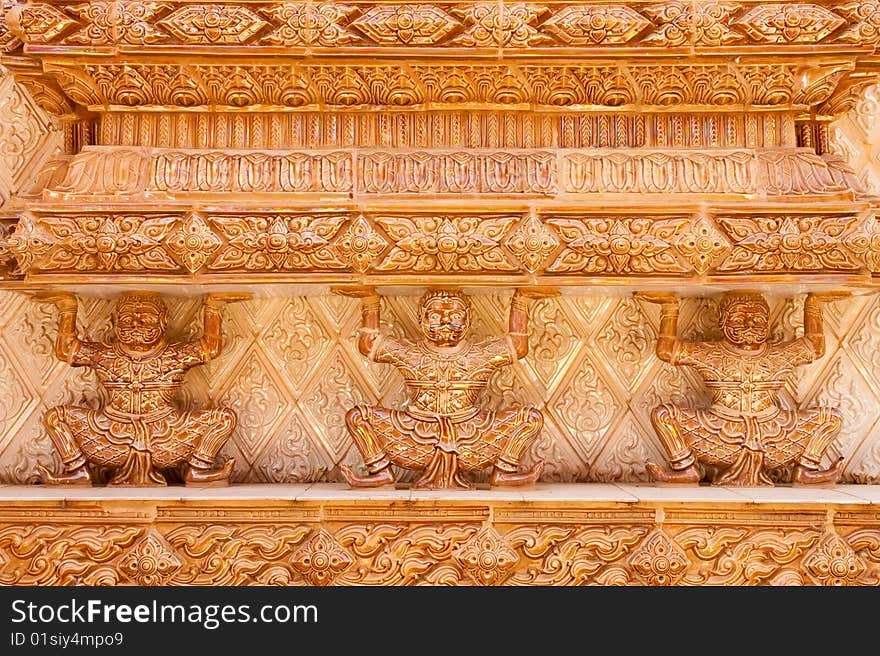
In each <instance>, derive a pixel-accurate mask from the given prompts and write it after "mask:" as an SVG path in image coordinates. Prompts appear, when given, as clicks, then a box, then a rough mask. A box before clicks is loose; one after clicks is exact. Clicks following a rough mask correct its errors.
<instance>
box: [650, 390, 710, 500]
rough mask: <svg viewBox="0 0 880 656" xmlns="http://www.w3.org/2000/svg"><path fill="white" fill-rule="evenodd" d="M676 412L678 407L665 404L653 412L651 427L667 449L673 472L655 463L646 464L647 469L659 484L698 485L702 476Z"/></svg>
mask: <svg viewBox="0 0 880 656" xmlns="http://www.w3.org/2000/svg"><path fill="white" fill-rule="evenodd" d="M675 411H676V407H675V406H674V405H673V404H671V403H664V404H663V405H659V406H657V407H656V408H654V409H653V410H652V411H651V425H652V426H653V427H654V431H655V432H656V433H657V437H659V438H660V442H661V444H663V448H664V449H666V453H667V455H668V456H669V462H670V464H671V465H672V471H667V470H665V469H663V468H662V467H660V466H659V465H656V464H654V463H653V462H648V463H645V469H647V470H648V473H649V474H651V476H652V477H653V478H654V480H655V481H657V482H659V483H683V484H696V483H699V482H700V478H702V474H701V473H700V470H699V468H698V467H697V464H696V460H695V458H694V452H693V451H692V450H691V448H690V447H689V446H688V445H687V442H686V441H685V439H684V436H683V435H682V431H681V427H680V426H679V425H678V422H677V421H676V419H675V416H676V412H675Z"/></svg>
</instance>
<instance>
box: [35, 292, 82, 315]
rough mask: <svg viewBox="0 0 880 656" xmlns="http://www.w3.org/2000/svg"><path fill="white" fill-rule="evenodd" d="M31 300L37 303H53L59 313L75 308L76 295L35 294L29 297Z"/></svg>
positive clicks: (57, 293)
mask: <svg viewBox="0 0 880 656" xmlns="http://www.w3.org/2000/svg"><path fill="white" fill-rule="evenodd" d="M31 300H32V301H35V302H37V303H53V304H54V305H55V307H57V308H58V309H59V310H61V311H64V310H75V309H76V308H77V300H76V294H71V293H70V292H37V293H36V294H34V295H33V296H31Z"/></svg>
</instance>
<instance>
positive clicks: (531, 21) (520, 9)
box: [451, 2, 552, 48]
mask: <svg viewBox="0 0 880 656" xmlns="http://www.w3.org/2000/svg"><path fill="white" fill-rule="evenodd" d="M547 11H548V9H547V8H546V7H541V6H538V5H532V4H526V3H515V4H496V3H492V2H476V3H473V4H469V5H466V6H463V7H459V8H456V9H454V10H452V12H451V13H452V14H453V15H455V16H457V17H460V18H461V19H462V20H464V21H466V25H467V27H466V31H465V32H464V34H462V35H461V36H459V37H456V38H455V39H454V40H453V43H457V44H459V45H463V46H476V47H492V46H495V47H509V48H526V47H529V46H535V45H540V44H542V43H546V42H548V41H552V39H551V38H550V37H548V36H546V35H544V34H540V33H539V32H538V29H537V28H536V25H537V23H538V22H539V20H540V18H541V17H543V16H544V15H545V14H546V13H547Z"/></svg>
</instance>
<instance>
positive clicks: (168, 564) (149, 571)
mask: <svg viewBox="0 0 880 656" xmlns="http://www.w3.org/2000/svg"><path fill="white" fill-rule="evenodd" d="M118 567H119V570H120V571H121V572H122V573H123V574H124V575H125V576H127V577H128V578H129V579H130V580H131V581H133V582H135V583H137V584H138V585H164V584H166V583H167V582H168V580H169V579H170V578H171V577H173V576H174V574H175V573H176V572H177V571H178V570H179V569H180V568H181V567H183V561H182V560H181V559H180V556H179V555H178V554H177V552H176V551H175V550H174V547H172V546H171V545H170V544H168V541H167V540H166V539H165V538H164V537H162V535H161V534H160V533H158V532H156V531H150V532H149V533H147V535H145V536H144V537H143V539H141V540H140V542H138V543H137V544H135V545H134V546H132V548H131V549H129V550H128V551H127V552H126V553H125V554H124V555H123V556H122V558H120V559H119V564H118Z"/></svg>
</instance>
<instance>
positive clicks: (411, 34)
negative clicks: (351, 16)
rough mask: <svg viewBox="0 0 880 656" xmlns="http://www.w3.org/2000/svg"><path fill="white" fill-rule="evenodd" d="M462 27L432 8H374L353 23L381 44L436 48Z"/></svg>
mask: <svg viewBox="0 0 880 656" xmlns="http://www.w3.org/2000/svg"><path fill="white" fill-rule="evenodd" d="M460 25H461V23H459V22H458V21H457V20H455V19H454V18H452V17H451V16H449V15H448V14H447V13H445V12H444V11H442V10H440V9H438V8H437V7H434V6H432V5H422V4H415V5H411V4H403V5H388V6H381V5H380V6H375V7H371V8H370V9H368V10H367V11H365V12H364V13H363V14H361V15H360V16H359V17H358V18H356V19H355V20H354V21H352V22H351V24H350V27H354V28H357V29H358V30H360V31H361V32H363V33H364V34H365V35H366V36H367V37H369V38H370V39H371V40H372V41H374V42H375V43H379V44H397V43H403V44H406V45H414V46H415V45H433V44H435V43H439V42H441V41H443V39H444V38H445V37H446V36H447V35H449V34H450V32H452V31H453V30H455V29H456V28H458V27H459V26H460Z"/></svg>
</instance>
